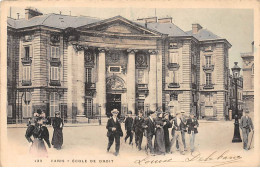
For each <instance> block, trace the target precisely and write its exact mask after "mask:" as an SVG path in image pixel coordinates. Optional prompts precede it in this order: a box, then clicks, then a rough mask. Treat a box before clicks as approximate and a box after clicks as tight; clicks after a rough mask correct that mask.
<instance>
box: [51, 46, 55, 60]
mask: <svg viewBox="0 0 260 170" xmlns="http://www.w3.org/2000/svg"><path fill="white" fill-rule="evenodd" d="M54 55H55V49H54V47H51V58H54Z"/></svg>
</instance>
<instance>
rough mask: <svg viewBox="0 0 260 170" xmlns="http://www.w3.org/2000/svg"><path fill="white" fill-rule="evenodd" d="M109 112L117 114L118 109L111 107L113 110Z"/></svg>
mask: <svg viewBox="0 0 260 170" xmlns="http://www.w3.org/2000/svg"><path fill="white" fill-rule="evenodd" d="M111 113H112V114H118V113H119V111H118V110H117V109H113V110H112V111H111Z"/></svg>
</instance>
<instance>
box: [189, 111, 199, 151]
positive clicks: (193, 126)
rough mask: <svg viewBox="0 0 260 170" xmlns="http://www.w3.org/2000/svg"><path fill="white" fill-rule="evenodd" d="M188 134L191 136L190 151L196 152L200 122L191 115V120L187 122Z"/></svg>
mask: <svg viewBox="0 0 260 170" xmlns="http://www.w3.org/2000/svg"><path fill="white" fill-rule="evenodd" d="M187 126H188V134H189V135H190V151H191V152H193V151H194V142H195V135H196V134H197V133H198V129H197V128H198V127H199V122H198V120H197V119H196V118H195V117H194V113H191V115H190V118H189V119H188V120H187Z"/></svg>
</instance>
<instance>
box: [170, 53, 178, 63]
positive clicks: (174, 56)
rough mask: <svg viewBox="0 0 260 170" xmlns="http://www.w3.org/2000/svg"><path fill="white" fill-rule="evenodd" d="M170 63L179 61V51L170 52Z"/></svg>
mask: <svg viewBox="0 0 260 170" xmlns="http://www.w3.org/2000/svg"><path fill="white" fill-rule="evenodd" d="M169 63H178V53H177V52H170V55H169Z"/></svg>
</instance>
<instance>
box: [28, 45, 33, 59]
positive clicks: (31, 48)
mask: <svg viewBox="0 0 260 170" xmlns="http://www.w3.org/2000/svg"><path fill="white" fill-rule="evenodd" d="M29 55H30V56H29V57H33V46H32V45H30V46H29Z"/></svg>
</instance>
